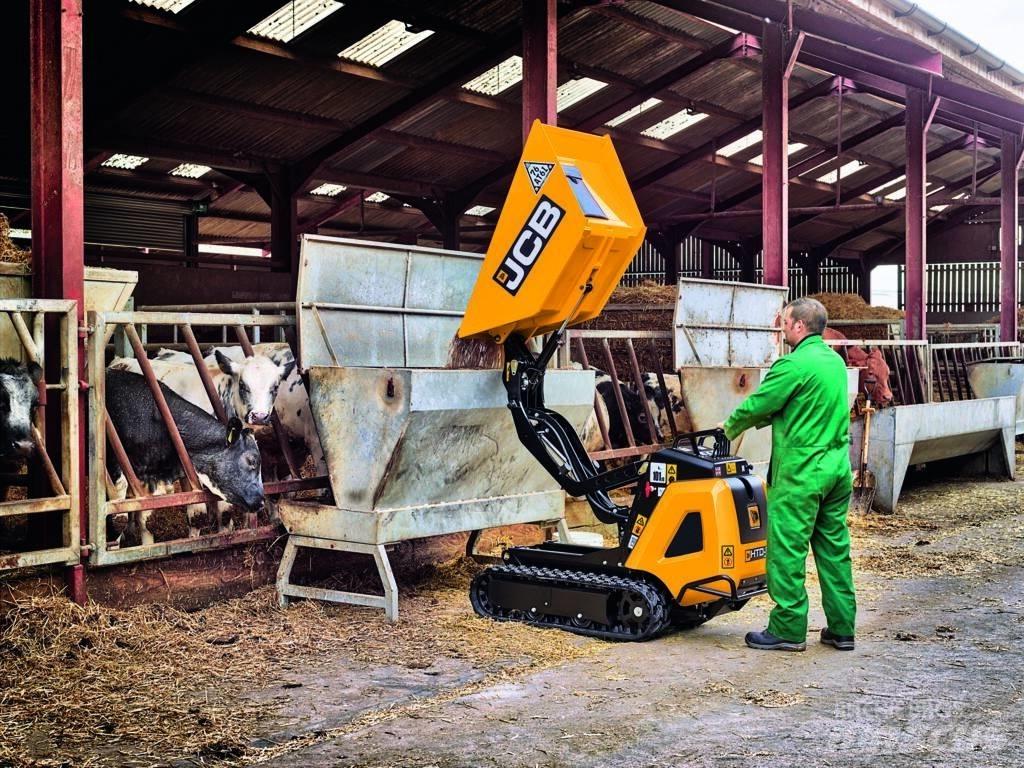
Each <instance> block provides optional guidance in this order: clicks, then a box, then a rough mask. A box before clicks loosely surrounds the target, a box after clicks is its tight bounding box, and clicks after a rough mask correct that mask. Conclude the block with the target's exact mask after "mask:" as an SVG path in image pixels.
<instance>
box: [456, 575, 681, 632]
mask: <svg viewBox="0 0 1024 768" xmlns="http://www.w3.org/2000/svg"><path fill="white" fill-rule="evenodd" d="M493 579H501V580H503V581H510V582H519V583H532V584H550V585H551V586H558V587H562V588H570V589H571V588H580V589H586V590H587V591H589V592H593V591H594V590H595V589H597V590H603V591H605V592H606V593H607V595H608V598H609V601H610V605H612V606H613V608H614V613H615V614H616V617H615V620H614V621H613V622H612V623H611V624H598V623H595V622H591V621H577V620H576V619H572V618H569V617H565V616H548V615H543V614H533V613H528V612H524V611H518V610H513V611H506V610H504V609H503V608H502V607H501V606H498V605H494V604H493V603H492V602H491V600H490V584H491V581H492V580H493ZM469 599H470V602H471V603H472V604H473V610H475V611H476V612H477V613H478V614H479V615H480V616H484V617H486V618H490V619H494V620H496V621H521V622H523V623H525V624H530V625H532V626H537V627H553V628H556V629H562V630H565V631H567V632H573V633H575V634H577V635H586V636H587V637H598V638H601V639H602V640H628V641H633V642H637V641H643V640H650V639H652V638H655V637H657V636H658V635H659V634H661V633H662V632H663V631H664V630H666V629H668V628H669V626H670V625H671V621H670V615H671V611H670V610H669V607H670V606H669V599H668V597H667V596H666V595H665V592H664V590H663V589H661V588H659V587H657V586H655V585H653V584H651V583H650V582H648V581H646V580H644V579H641V578H634V577H630V576H617V575H611V574H606V573H593V572H590V571H575V570H561V569H556V568H537V567H530V566H525V565H495V566H492V567H491V568H488V569H487V570H485V571H483V572H481V573H479V574H477V576H476V578H474V579H473V583H472V584H471V585H470V588H469ZM638 606H639V607H642V608H643V610H642V614H643V616H642V619H641V620H637V619H636V618H635V617H634V613H633V610H632V609H633V608H635V607H638Z"/></svg>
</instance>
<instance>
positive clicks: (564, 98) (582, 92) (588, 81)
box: [557, 77, 608, 112]
mask: <svg viewBox="0 0 1024 768" xmlns="http://www.w3.org/2000/svg"><path fill="white" fill-rule="evenodd" d="M607 85H608V83H604V82H601V81H600V80H594V79H593V78H590V77H581V78H578V79H576V80H570V81H569V82H567V83H562V84H561V85H560V86H558V95H557V104H558V111H559V112H561V111H562V110H563V109H568V108H569V107H571V106H572V105H573V104H578V103H579V102H581V101H583V100H584V99H585V98H587V97H588V96H591V95H592V94H595V93H597V92H598V91H600V90H601V89H602V88H604V87H605V86H607Z"/></svg>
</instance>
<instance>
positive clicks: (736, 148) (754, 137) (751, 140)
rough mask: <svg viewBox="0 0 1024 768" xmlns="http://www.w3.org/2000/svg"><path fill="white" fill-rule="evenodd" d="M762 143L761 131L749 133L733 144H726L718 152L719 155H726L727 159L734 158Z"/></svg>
mask: <svg viewBox="0 0 1024 768" xmlns="http://www.w3.org/2000/svg"><path fill="white" fill-rule="evenodd" d="M760 143H761V130H760V129H758V130H756V131H754V132H753V133H749V134H747V135H746V136H744V137H743V138H742V139H736V141H734V142H733V143H732V144H726V145H725V146H724V147H722V148H721V149H719V150H718V154H720V155H724V156H725V157H732V156H733V155H736V154H739V153H740V152H742V151H743V150H744V149H748V148H749V147H752V146H754V145H755V144H760Z"/></svg>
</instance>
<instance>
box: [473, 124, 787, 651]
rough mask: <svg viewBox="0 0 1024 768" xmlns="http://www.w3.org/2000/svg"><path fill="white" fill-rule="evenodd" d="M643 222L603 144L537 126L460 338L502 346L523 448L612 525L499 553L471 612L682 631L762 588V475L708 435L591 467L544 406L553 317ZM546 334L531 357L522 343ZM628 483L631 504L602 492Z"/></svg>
mask: <svg viewBox="0 0 1024 768" xmlns="http://www.w3.org/2000/svg"><path fill="white" fill-rule="evenodd" d="M644 232H645V228H644V225H643V222H642V221H641V219H640V213H639V211H638V209H637V206H636V203H635V201H634V200H633V197H632V194H631V193H630V190H629V186H628V184H627V182H626V177H625V174H624V173H623V171H622V167H621V165H620V164H619V161H618V158H617V156H616V155H615V150H614V148H613V147H612V143H611V140H610V139H609V138H608V137H606V136H603V137H598V136H592V135H589V134H582V133H577V132H574V131H570V130H566V129H561V128H553V127H550V126H546V125H543V124H541V123H540V122H539V121H538V122H535V123H534V125H533V128H532V130H531V131H530V136H529V138H528V140H527V142H526V146H525V148H524V150H523V156H522V161H521V162H520V164H519V166H518V168H517V170H516V173H515V176H514V178H513V181H512V187H511V189H510V190H509V193H508V198H507V199H506V201H505V205H504V208H503V209H502V214H501V218H500V219H499V221H498V225H497V228H496V229H495V232H494V237H493V239H492V240H491V244H490V247H489V249H488V251H487V256H486V259H485V260H484V263H483V266H482V268H481V271H480V277H479V278H478V280H477V283H476V286H475V288H474V291H473V295H472V296H471V297H470V301H469V306H468V307H467V310H466V315H465V318H464V319H463V322H462V326H461V327H460V329H459V336H460V337H461V338H470V337H475V336H482V337H488V338H490V339H492V340H493V341H494V342H496V343H502V344H504V350H505V368H504V375H503V380H504V383H505V387H506V389H507V390H508V407H509V409H510V410H511V411H512V418H513V420H514V422H515V425H516V431H517V433H518V435H519V438H520V440H521V441H522V443H523V445H524V446H526V448H527V449H529V451H530V452H531V453H532V454H533V455H534V456H535V457H536V459H537V460H538V461H539V462H540V463H541V464H542V465H543V466H544V467H545V468H546V469H547V470H548V472H550V473H551V475H552V476H553V477H554V478H555V479H556V480H557V481H558V482H559V484H560V485H561V486H562V487H563V488H564V489H565V490H566V491H567V492H568V493H569V494H571V495H573V496H585V497H586V498H587V500H588V501H589V502H590V506H591V507H592V508H593V510H594V514H595V515H596V516H597V518H598V519H599V520H601V521H602V522H604V523H609V524H614V525H616V526H617V529H618V544H617V546H614V547H610V548H605V547H586V546H577V545H572V544H569V543H556V542H548V543H545V544H541V545H538V546H532V547H514V548H511V549H508V550H506V552H505V555H504V562H503V563H502V564H500V565H496V566H492V567H490V568H488V569H487V570H485V571H483V572H482V573H480V574H479V575H478V576H477V577H476V578H475V579H474V581H473V584H472V586H471V588H470V599H471V601H472V603H473V608H474V609H475V610H476V612H477V613H478V614H480V615H481V616H489V617H491V618H494V619H498V620H501V621H525V622H528V623H531V624H536V625H540V626H551V627H559V628H562V629H567V630H569V631H572V632H576V633H578V634H583V635H591V636H594V637H601V638H607V639H614V640H647V639H649V638H652V637H655V636H656V635H658V634H659V633H660V632H662V631H664V630H666V629H668V628H670V627H673V626H695V625H697V624H700V623H702V622H704V621H706V620H707V619H709V618H711V617H713V616H715V615H716V614H718V613H720V612H722V611H723V610H729V609H732V610H735V609H737V608H739V607H741V606H742V605H743V604H744V603H746V602H747V600H749V599H750V598H751V597H754V596H755V595H759V594H762V593H763V592H765V570H764V557H765V534H766V530H767V513H766V505H765V492H764V486H763V485H762V483H761V480H760V479H759V478H758V477H756V476H755V475H753V474H751V473H750V465H749V464H748V463H747V462H745V461H744V460H743V459H741V458H739V457H736V456H732V455H731V454H730V445H729V441H728V440H727V439H726V437H725V434H724V433H723V432H721V431H720V430H712V431H708V432H698V433H692V434H688V435H682V436H680V437H679V438H678V439H677V440H676V442H675V445H674V446H673V447H671V448H666V449H663V450H660V451H657V452H656V453H654V454H652V455H650V456H649V457H648V458H647V460H644V461H635V462H633V463H631V464H628V465H626V466H623V467H620V468H617V469H613V470H610V471H607V472H602V471H600V469H599V467H598V465H597V464H595V462H593V461H591V459H590V458H589V457H588V456H587V453H586V451H585V449H584V447H583V445H582V443H581V441H580V439H579V437H578V436H577V434H576V432H575V431H574V430H573V429H572V427H571V426H570V425H569V423H568V422H567V421H566V420H565V419H564V418H563V417H562V416H560V415H559V414H558V413H556V412H555V411H551V410H548V409H547V408H545V406H544V372H545V369H546V368H547V365H548V362H549V361H550V359H551V357H552V355H553V354H554V352H555V349H556V348H557V346H558V345H559V343H560V342H561V341H562V337H563V334H564V332H565V329H566V327H568V326H569V325H571V324H574V323H579V322H582V321H584V320H588V319H590V318H592V317H595V316H596V315H598V314H600V312H601V310H602V309H603V308H604V306H605V304H606V303H607V301H608V298H609V296H610V295H611V292H612V290H613V289H614V288H615V286H616V285H617V284H618V282H619V280H620V279H621V277H622V273H623V272H624V271H625V270H626V267H627V266H628V264H629V262H630V260H631V259H632V258H633V255H634V254H635V253H636V251H637V248H638V247H639V245H640V243H641V242H642V240H643V237H644ZM541 334H549V335H548V337H547V340H546V341H545V342H544V344H543V347H542V348H541V351H540V353H539V354H534V353H533V352H532V351H531V350H530V348H529V346H528V344H527V342H528V340H529V339H530V338H531V337H533V336H539V335H541ZM628 486H633V490H634V496H633V498H634V500H633V503H632V506H630V507H626V506H622V505H619V504H616V503H615V502H614V501H613V500H612V498H611V496H610V495H609V492H610V491H611V490H613V489H616V488H626V487H628Z"/></svg>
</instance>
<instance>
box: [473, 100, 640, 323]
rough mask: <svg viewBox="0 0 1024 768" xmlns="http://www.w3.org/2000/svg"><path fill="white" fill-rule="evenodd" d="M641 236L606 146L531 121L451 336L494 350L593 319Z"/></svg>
mask: <svg viewBox="0 0 1024 768" xmlns="http://www.w3.org/2000/svg"><path fill="white" fill-rule="evenodd" d="M645 232H646V228H645V227H644V224H643V221H642V219H641V218H640V211H639V210H638V209H637V206H636V201H635V200H634V199H633V194H632V192H630V189H629V183H628V182H627V181H626V175H625V173H623V171H622V166H621V165H620V164H619V158H618V157H617V156H616V154H615V149H614V147H613V146H612V142H611V139H610V138H608V137H607V136H593V135H591V134H588V133H579V132H577V131H570V130H567V129H564V128H555V127H553V126H550V125H544V124H543V123H541V122H540V121H539V120H538V121H535V122H534V124H533V127H532V128H531V129H530V136H529V138H528V139H527V141H526V146H525V147H524V148H523V156H522V158H521V162H520V163H519V167H518V168H517V169H516V173H515V176H514V177H513V179H512V186H511V187H510V188H509V193H508V197H507V198H506V199H505V205H504V207H503V208H502V214H501V218H500V219H499V220H498V225H497V227H496V228H495V231H494V237H493V238H491V244H490V247H489V248H488V249H487V256H486V258H485V259H484V263H483V266H482V268H481V272H480V279H479V280H478V281H477V283H476V287H475V288H474V290H473V295H472V296H471V298H470V301H469V305H468V307H467V308H466V315H465V318H464V319H463V321H462V325H461V327H460V328H459V336H460V337H462V338H469V337H471V336H481V335H486V336H489V337H491V338H492V339H493V340H494V341H497V342H499V343H500V342H503V341H504V340H505V337H507V336H508V335H509V334H510V333H518V334H519V335H521V336H523V337H524V338H530V337H531V336H536V335H538V334H542V333H547V332H549V331H553V330H555V329H557V328H558V327H559V326H561V325H562V323H563V322H565V321H566V320H568V321H569V322H570V323H580V322H583V321H585V320H589V319H591V318H593V317H596V316H597V315H599V314H600V313H601V310H602V309H603V308H604V306H605V304H606V303H607V302H608V298H609V296H611V293H612V291H613V290H614V289H615V286H616V285H618V282H619V279H620V278H621V277H622V273H623V272H625V271H626V267H628V266H629V263H630V262H631V261H632V260H633V256H634V255H635V254H636V252H637V249H638V248H639V247H640V244H641V242H643V239H644V233H645ZM588 284H589V285H590V286H591V288H590V290H589V292H588V293H586V295H585V296H582V298H581V292H583V291H584V290H585V286H586V285H588Z"/></svg>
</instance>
